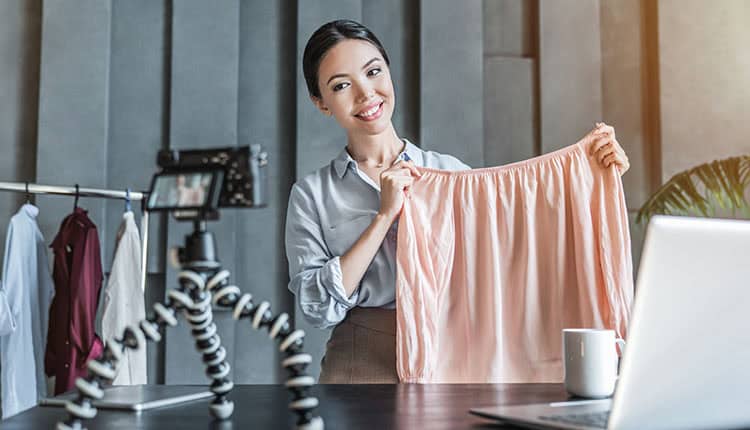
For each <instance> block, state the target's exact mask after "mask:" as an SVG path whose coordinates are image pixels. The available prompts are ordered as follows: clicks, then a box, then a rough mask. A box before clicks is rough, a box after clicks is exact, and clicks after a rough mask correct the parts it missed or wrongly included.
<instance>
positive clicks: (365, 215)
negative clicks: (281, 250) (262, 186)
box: [286, 141, 470, 328]
mask: <svg viewBox="0 0 750 430" xmlns="http://www.w3.org/2000/svg"><path fill="white" fill-rule="evenodd" d="M399 157H400V158H401V159H404V160H409V159H410V160H412V161H413V162H414V164H415V165H416V166H421V167H429V168H435V169H444V170H466V169H469V168H470V167H469V166H467V165H466V164H464V163H462V162H461V161H459V160H458V159H456V158H455V157H453V156H450V155H444V154H439V153H437V152H432V151H423V150H422V149H420V148H419V147H417V146H415V145H413V144H412V143H411V142H408V141H406V147H405V149H404V151H403V152H401V154H399ZM379 209H380V186H379V184H376V183H375V182H373V181H372V180H371V179H370V177H369V176H367V174H365V173H364V172H361V171H360V170H359V169H358V168H357V162H356V161H355V160H354V159H352V158H351V156H350V155H349V153H348V152H347V151H346V149H343V150H342V151H341V153H340V154H339V155H338V156H337V157H336V158H335V159H333V160H332V161H331V163H330V164H329V165H327V166H324V167H322V168H320V169H318V170H317V171H315V172H313V173H311V174H309V175H307V176H305V177H304V178H302V179H300V180H299V181H297V183H295V184H294V186H293V187H292V191H291V195H290V196H289V206H288V209H287V217H286V255H287V259H288V260H289V277H290V279H291V280H290V282H289V290H291V291H292V292H293V293H294V294H295V297H296V302H297V305H298V306H299V308H300V309H301V310H302V313H303V314H304V315H305V317H306V319H307V320H308V321H309V322H310V323H311V324H313V325H314V326H316V327H320V328H327V327H331V326H334V325H336V324H338V323H339V322H341V321H342V320H343V319H344V317H345V316H346V313H347V311H348V310H349V309H351V308H352V307H354V306H364V307H384V308H389V309H393V308H394V307H395V306H396V223H394V225H393V226H392V227H391V229H390V230H389V232H388V234H387V235H386V238H385V240H384V241H383V243H382V244H381V246H380V249H379V250H378V252H377V254H376V255H375V258H373V260H372V263H370V267H369V268H368V269H367V271H366V272H365V274H364V276H363V277H362V281H361V282H360V284H359V286H358V287H357V289H356V290H355V291H354V293H352V295H351V296H349V297H347V296H346V293H345V291H344V286H343V283H342V275H341V264H340V261H339V257H340V256H341V255H343V254H344V253H345V252H346V251H348V250H349V248H351V246H352V245H354V242H356V241H357V239H359V237H360V236H361V235H362V233H363V232H364V231H365V229H366V228H367V227H368V226H369V225H370V223H371V222H372V220H373V218H374V217H375V215H376V214H377V212H378V210H379Z"/></svg>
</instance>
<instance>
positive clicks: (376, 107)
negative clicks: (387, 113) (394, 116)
mask: <svg viewBox="0 0 750 430" xmlns="http://www.w3.org/2000/svg"><path fill="white" fill-rule="evenodd" d="M384 103H385V102H382V101H381V102H378V103H374V104H372V105H370V106H368V107H366V108H364V109H363V110H362V111H360V112H359V113H358V114H356V115H354V116H355V117H357V118H359V119H360V120H362V121H367V122H369V121H375V120H376V119H378V118H380V117H381V116H382V115H383V104H384Z"/></svg>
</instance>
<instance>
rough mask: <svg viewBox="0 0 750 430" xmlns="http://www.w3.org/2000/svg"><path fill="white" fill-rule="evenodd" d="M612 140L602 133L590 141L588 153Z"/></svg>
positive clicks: (597, 150) (592, 152) (592, 153)
mask: <svg viewBox="0 0 750 430" xmlns="http://www.w3.org/2000/svg"><path fill="white" fill-rule="evenodd" d="M612 140H613V139H612V138H611V137H610V136H609V135H606V134H605V135H602V136H601V137H598V138H596V139H594V141H593V142H591V146H590V147H589V148H590V151H589V153H590V154H591V155H594V154H596V153H597V152H599V151H600V150H601V149H602V148H604V147H606V146H607V145H609V144H610V143H612Z"/></svg>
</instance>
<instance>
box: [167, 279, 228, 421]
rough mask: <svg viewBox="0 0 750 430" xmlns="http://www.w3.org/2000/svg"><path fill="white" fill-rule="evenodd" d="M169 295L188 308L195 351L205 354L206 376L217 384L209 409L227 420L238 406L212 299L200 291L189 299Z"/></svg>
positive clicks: (179, 294)
mask: <svg viewBox="0 0 750 430" xmlns="http://www.w3.org/2000/svg"><path fill="white" fill-rule="evenodd" d="M182 280H183V279H181V281H182ZM168 295H169V297H170V298H171V299H172V300H175V301H177V302H180V303H181V304H183V305H184V314H185V319H186V320H187V321H188V323H189V324H190V326H191V328H192V330H191V335H192V336H193V338H194V339H195V348H196V349H197V350H198V352H200V353H201V355H202V359H203V363H204V364H205V365H206V376H208V377H209V378H211V379H212V380H213V382H212V383H211V388H210V389H211V392H213V393H214V395H215V397H214V400H213V401H212V402H211V404H210V405H209V410H210V412H211V415H213V416H214V417H215V418H218V419H220V420H224V419H227V418H229V417H230V416H232V412H233V411H234V402H232V401H231V400H228V399H227V394H229V392H230V391H231V390H232V388H233V387H234V384H233V383H232V381H231V380H229V378H228V377H227V375H229V371H230V366H229V363H227V361H226V355H227V353H226V349H224V347H223V346H221V337H219V334H218V333H217V329H216V324H214V321H213V312H212V311H211V295H210V294H209V293H207V292H205V291H202V290H201V289H199V288H191V289H190V290H189V295H188V292H185V291H179V290H171V291H170V292H169V293H168Z"/></svg>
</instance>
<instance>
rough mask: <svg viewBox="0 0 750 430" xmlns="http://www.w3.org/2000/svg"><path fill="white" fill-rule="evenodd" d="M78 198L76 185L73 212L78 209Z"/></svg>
mask: <svg viewBox="0 0 750 430" xmlns="http://www.w3.org/2000/svg"><path fill="white" fill-rule="evenodd" d="M78 197H80V194H79V192H78V184H76V199H75V201H74V203H73V210H76V209H78Z"/></svg>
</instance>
